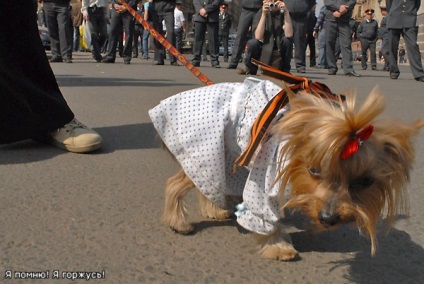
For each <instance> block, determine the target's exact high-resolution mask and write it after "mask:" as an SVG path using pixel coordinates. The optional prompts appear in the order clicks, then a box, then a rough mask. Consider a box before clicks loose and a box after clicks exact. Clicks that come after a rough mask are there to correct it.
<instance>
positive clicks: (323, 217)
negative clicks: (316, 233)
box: [318, 211, 340, 226]
mask: <svg viewBox="0 0 424 284" xmlns="http://www.w3.org/2000/svg"><path fill="white" fill-rule="evenodd" d="M339 218H340V216H339V214H337V213H335V212H334V213H329V212H325V211H320V212H319V214H318V219H319V221H320V222H321V224H324V225H330V226H334V225H336V224H337V222H338V221H339Z"/></svg>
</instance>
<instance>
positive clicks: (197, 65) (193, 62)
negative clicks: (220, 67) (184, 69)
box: [191, 61, 200, 67]
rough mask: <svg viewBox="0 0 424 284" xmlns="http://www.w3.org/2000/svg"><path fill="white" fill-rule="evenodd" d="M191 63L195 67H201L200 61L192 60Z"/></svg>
mask: <svg viewBox="0 0 424 284" xmlns="http://www.w3.org/2000/svg"><path fill="white" fill-rule="evenodd" d="M191 64H193V66H194V67H200V62H196V61H192V62H191Z"/></svg>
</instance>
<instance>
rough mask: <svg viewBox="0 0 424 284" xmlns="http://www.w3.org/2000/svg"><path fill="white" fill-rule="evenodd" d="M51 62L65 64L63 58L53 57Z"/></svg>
mask: <svg viewBox="0 0 424 284" xmlns="http://www.w3.org/2000/svg"><path fill="white" fill-rule="evenodd" d="M49 61H50V62H63V59H62V57H53V58H52V59H50V60H49Z"/></svg>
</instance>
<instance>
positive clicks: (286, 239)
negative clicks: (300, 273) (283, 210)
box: [256, 228, 299, 261]
mask: <svg viewBox="0 0 424 284" xmlns="http://www.w3.org/2000/svg"><path fill="white" fill-rule="evenodd" d="M256 239H257V241H258V243H259V245H260V250H259V255H260V256H261V257H263V258H267V259H276V260H282V261H290V260H296V259H297V258H298V257H299V253H298V252H297V250H295V249H294V247H293V245H292V241H291V238H290V235H289V234H287V233H286V232H285V231H284V230H283V229H282V228H277V229H276V230H275V231H274V232H273V233H272V234H271V235H258V234H257V235H256Z"/></svg>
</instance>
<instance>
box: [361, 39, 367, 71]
mask: <svg viewBox="0 0 424 284" xmlns="http://www.w3.org/2000/svg"><path fill="white" fill-rule="evenodd" d="M368 43H369V40H367V39H361V65H362V69H364V70H365V69H367V62H368V53H367V52H368V48H369V45H368Z"/></svg>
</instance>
